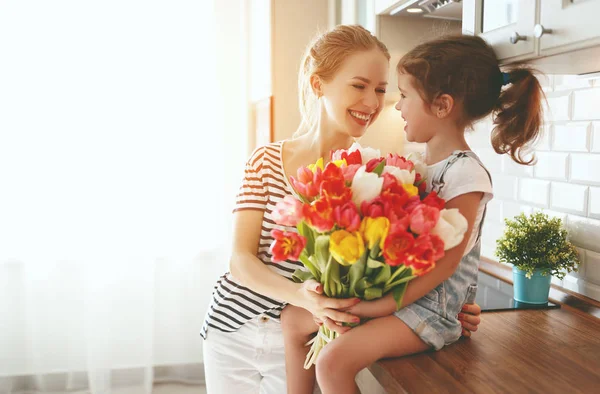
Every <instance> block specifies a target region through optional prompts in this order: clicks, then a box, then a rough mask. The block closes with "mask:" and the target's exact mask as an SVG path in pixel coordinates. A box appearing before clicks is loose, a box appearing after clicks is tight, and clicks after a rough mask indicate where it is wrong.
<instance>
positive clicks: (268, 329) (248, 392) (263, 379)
mask: <svg viewBox="0 0 600 394" xmlns="http://www.w3.org/2000/svg"><path fill="white" fill-rule="evenodd" d="M203 353H204V374H205V378H206V390H207V394H230V393H231V394H285V393H286V392H287V388H286V381H285V355H284V353H283V333H282V331H281V323H280V322H279V321H277V320H274V319H272V318H269V317H268V316H264V315H261V316H258V317H257V318H254V319H252V320H250V321H249V322H247V323H246V324H244V325H243V326H242V327H241V328H240V329H239V330H237V331H236V332H232V333H225V332H222V331H219V330H217V329H214V328H209V330H208V334H207V336H206V340H205V341H204V344H203Z"/></svg>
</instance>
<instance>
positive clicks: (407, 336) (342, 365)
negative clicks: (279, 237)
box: [317, 316, 429, 394]
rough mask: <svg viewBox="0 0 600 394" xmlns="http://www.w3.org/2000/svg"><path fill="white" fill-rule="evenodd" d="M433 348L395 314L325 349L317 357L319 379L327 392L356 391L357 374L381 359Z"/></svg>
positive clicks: (360, 328) (328, 393) (331, 393)
mask: <svg viewBox="0 0 600 394" xmlns="http://www.w3.org/2000/svg"><path fill="white" fill-rule="evenodd" d="M427 349H429V345H427V344H426V343H424V342H423V341H421V339H420V338H419V337H418V336H417V335H416V334H415V333H414V332H413V331H412V330H411V329H410V328H409V327H408V326H407V325H406V324H404V322H402V320H400V319H398V318H397V317H395V316H387V317H381V318H377V319H373V320H370V321H368V322H366V323H365V324H363V325H361V326H358V327H356V328H353V329H352V330H350V331H348V332H347V333H345V334H344V335H342V336H340V337H339V338H337V339H336V340H335V341H332V342H331V343H329V344H328V345H327V346H325V347H324V348H323V350H322V351H321V353H319V358H318V359H317V381H318V382H319V387H320V388H321V391H322V392H323V394H333V393H335V394H354V393H358V392H359V391H358V387H357V386H356V383H355V381H354V379H355V377H356V374H357V373H358V372H359V371H360V370H362V369H363V368H365V367H367V366H369V365H370V364H372V363H374V362H375V361H377V360H379V359H381V358H388V357H400V356H406V355H409V354H413V353H420V352H423V351H425V350H427Z"/></svg>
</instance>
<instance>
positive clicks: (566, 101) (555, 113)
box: [546, 92, 571, 122]
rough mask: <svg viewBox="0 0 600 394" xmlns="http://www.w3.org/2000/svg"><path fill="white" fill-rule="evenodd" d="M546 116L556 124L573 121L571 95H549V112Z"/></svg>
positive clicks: (567, 93) (568, 93)
mask: <svg viewBox="0 0 600 394" xmlns="http://www.w3.org/2000/svg"><path fill="white" fill-rule="evenodd" d="M546 116H547V118H548V119H549V120H552V121H554V122H557V121H561V120H570V119H571V93H570V92H566V93H562V92H561V93H559V94H555V93H550V94H548V111H547V113H546Z"/></svg>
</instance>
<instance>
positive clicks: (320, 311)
mask: <svg viewBox="0 0 600 394" xmlns="http://www.w3.org/2000/svg"><path fill="white" fill-rule="evenodd" d="M322 293H323V287H322V286H321V284H320V283H319V282H317V281H315V280H307V281H306V282H304V283H302V285H301V286H300V288H299V289H298V293H297V297H296V299H297V301H296V305H297V306H299V307H302V308H304V309H306V310H307V311H309V312H310V313H312V315H313V318H314V320H315V323H317V324H319V322H321V323H322V324H325V326H326V327H327V328H329V329H330V330H333V331H335V332H337V333H338V334H343V333H344V332H346V331H348V330H349V329H350V327H343V326H341V325H340V324H341V323H358V322H359V321H360V318H359V317H358V316H355V315H353V314H350V313H348V312H345V310H347V309H348V308H350V307H352V306H353V305H356V304H357V303H358V302H360V299H358V298H329V297H326V296H324V295H322Z"/></svg>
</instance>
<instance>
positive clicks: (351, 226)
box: [333, 201, 361, 232]
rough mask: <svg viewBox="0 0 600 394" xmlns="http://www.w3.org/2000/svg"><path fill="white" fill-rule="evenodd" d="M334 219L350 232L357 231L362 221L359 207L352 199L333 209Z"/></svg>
mask: <svg viewBox="0 0 600 394" xmlns="http://www.w3.org/2000/svg"><path fill="white" fill-rule="evenodd" d="M333 220H334V221H335V223H336V224H337V225H338V226H339V227H341V228H343V229H345V230H346V231H349V232H354V231H357V230H358V229H359V227H360V223H361V221H360V214H359V213H358V209H357V208H356V205H355V204H354V203H353V202H352V201H349V202H347V203H345V204H344V205H340V206H337V207H335V208H334V209H333Z"/></svg>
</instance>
